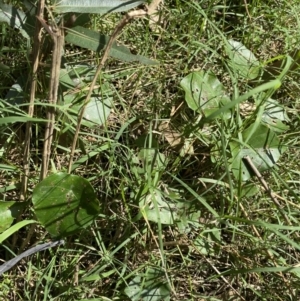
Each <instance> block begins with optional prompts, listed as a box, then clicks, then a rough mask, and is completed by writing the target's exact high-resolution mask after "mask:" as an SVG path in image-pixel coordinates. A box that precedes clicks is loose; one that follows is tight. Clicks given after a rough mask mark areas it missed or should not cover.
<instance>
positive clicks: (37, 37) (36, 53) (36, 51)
mask: <svg viewBox="0 0 300 301" xmlns="http://www.w3.org/2000/svg"><path fill="white" fill-rule="evenodd" d="M44 8H45V0H41V1H39V5H38V8H37V16H39V17H40V18H43V17H44ZM41 33H42V26H41V23H40V22H38V21H37V22H36V24H35V33H34V46H33V66H32V78H31V87H30V98H29V107H28V116H29V117H32V116H33V111H34V100H35V92H36V86H37V70H38V66H39V58H40V49H41V41H42V34H41ZM31 125H32V123H31V121H28V122H27V123H26V132H25V141H24V155H23V169H24V174H23V177H22V187H21V192H20V200H21V201H24V200H25V199H26V193H27V185H28V176H29V161H30V140H31Z"/></svg>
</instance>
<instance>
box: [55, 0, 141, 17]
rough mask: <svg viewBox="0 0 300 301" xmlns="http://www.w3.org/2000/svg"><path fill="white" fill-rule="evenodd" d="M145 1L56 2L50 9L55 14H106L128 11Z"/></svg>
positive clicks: (89, 0)
mask: <svg viewBox="0 0 300 301" xmlns="http://www.w3.org/2000/svg"><path fill="white" fill-rule="evenodd" d="M144 2H146V1H145V0H125V1H124V0H57V1H56V3H54V5H53V7H52V9H53V10H54V11H55V12H56V13H59V14H61V13H68V12H77V13H82V14H83V13H89V14H106V13H115V12H122V11H128V10H130V9H132V8H134V7H136V6H138V5H140V4H142V3H144Z"/></svg>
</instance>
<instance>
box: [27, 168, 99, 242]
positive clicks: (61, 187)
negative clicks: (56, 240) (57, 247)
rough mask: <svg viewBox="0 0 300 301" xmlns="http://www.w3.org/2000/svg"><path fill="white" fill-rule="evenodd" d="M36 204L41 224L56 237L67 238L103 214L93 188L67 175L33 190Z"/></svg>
mask: <svg viewBox="0 0 300 301" xmlns="http://www.w3.org/2000/svg"><path fill="white" fill-rule="evenodd" d="M32 202H33V205H34V211H35V213H36V217H37V219H38V221H39V222H40V223H41V224H42V225H43V226H44V227H45V228H46V230H47V231H48V232H49V233H50V234H51V235H52V236H54V237H64V236H68V235H71V234H73V233H76V232H78V231H80V230H82V229H83V228H85V227H86V226H88V225H89V224H90V223H91V222H92V221H93V220H94V219H95V217H96V216H97V215H98V213H99V209H100V208H99V202H98V200H97V197H96V194H95V192H94V189H93V187H92V186H91V184H90V183H89V182H88V181H87V180H86V179H84V178H82V177H79V176H75V175H70V174H66V173H57V174H53V175H51V176H49V177H47V178H46V179H45V180H43V181H42V182H40V183H39V184H38V185H37V186H36V187H35V188H34V190H33V195H32Z"/></svg>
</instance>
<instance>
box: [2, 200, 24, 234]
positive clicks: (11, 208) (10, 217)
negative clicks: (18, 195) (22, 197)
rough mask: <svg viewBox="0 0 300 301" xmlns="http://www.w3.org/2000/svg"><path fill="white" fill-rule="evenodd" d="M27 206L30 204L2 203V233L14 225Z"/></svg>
mask: <svg viewBox="0 0 300 301" xmlns="http://www.w3.org/2000/svg"><path fill="white" fill-rule="evenodd" d="M26 205H28V202H15V201H5V202H3V201H0V233H2V232H3V231H5V230H6V229H7V228H8V227H9V226H10V225H11V224H12V222H13V221H14V219H15V218H16V217H18V216H19V214H20V213H21V212H22V210H23V209H24V208H25V206H26Z"/></svg>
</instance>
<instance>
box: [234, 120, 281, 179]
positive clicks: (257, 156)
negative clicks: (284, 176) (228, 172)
mask: <svg viewBox="0 0 300 301" xmlns="http://www.w3.org/2000/svg"><path fill="white" fill-rule="evenodd" d="M253 127H254V125H253V124H252V125H251V126H250V127H249V128H248V129H246V130H245V131H244V133H243V140H244V141H246V140H247V138H248V136H249V135H250V133H251V131H252V128H253ZM229 145H230V149H231V154H232V171H233V174H234V176H235V177H236V178H237V179H239V177H240V175H241V179H242V180H243V181H247V180H249V179H250V177H251V174H252V173H251V169H249V167H248V166H247V165H246V164H245V162H244V161H243V158H244V157H246V156H249V157H250V158H251V160H252V162H253V164H254V165H255V167H256V168H257V169H258V170H259V171H260V172H262V171H265V170H268V169H270V168H271V167H272V166H274V164H275V163H276V162H277V161H278V160H279V158H280V156H281V154H282V153H283V152H284V148H283V147H281V145H280V141H279V139H278V137H277V136H276V134H275V133H274V132H273V131H272V130H270V129H269V128H268V127H266V126H265V125H263V124H260V125H259V126H258V127H257V129H256V130H255V132H254V133H253V134H252V136H251V138H250V139H249V140H248V145H249V146H250V147H251V148H246V147H245V146H243V145H241V144H240V143H238V142H236V141H234V142H231V143H230V144H229Z"/></svg>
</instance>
